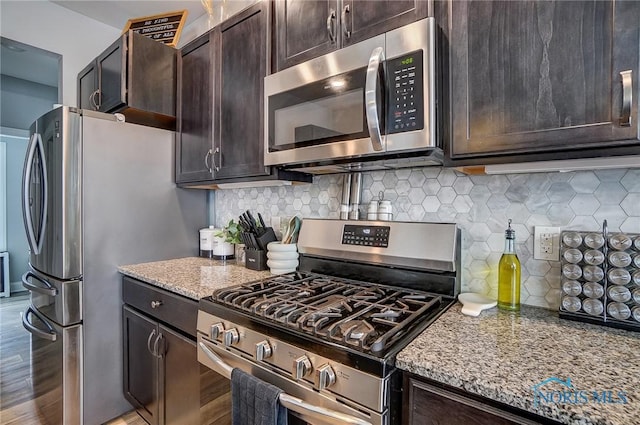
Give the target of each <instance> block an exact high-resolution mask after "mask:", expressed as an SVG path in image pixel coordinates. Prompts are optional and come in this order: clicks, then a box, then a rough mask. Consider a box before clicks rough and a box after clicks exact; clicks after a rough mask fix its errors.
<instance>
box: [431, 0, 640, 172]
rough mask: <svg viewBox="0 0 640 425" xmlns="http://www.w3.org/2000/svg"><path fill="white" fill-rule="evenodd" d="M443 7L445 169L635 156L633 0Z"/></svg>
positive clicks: (639, 19) (639, 24)
mask: <svg viewBox="0 0 640 425" xmlns="http://www.w3.org/2000/svg"><path fill="white" fill-rule="evenodd" d="M440 6H443V9H445V10H444V12H445V13H444V14H443V13H442V10H440V11H439V12H437V14H436V16H437V17H438V21H439V22H440V25H441V27H442V28H443V30H444V32H445V35H446V37H448V42H449V52H448V61H449V68H448V70H449V76H450V80H449V82H450V94H449V98H450V107H451V108H450V111H449V112H450V114H451V116H450V118H449V123H450V129H449V130H450V132H451V137H450V144H449V146H448V154H449V156H450V158H451V159H452V160H453V161H451V162H452V163H451V165H466V164H490V163H500V162H503V163H504V162H520V161H522V160H525V161H529V160H541V159H569V158H579V157H589V156H591V157H592V156H600V155H622V154H638V153H640V143H639V140H638V134H639V133H638V128H639V127H638V106H637V101H636V99H637V98H638V94H639V93H640V91H639V90H638V71H639V70H638V59H639V58H638V55H639V50H640V48H639V42H638V40H639V39H640V38H639V34H640V33H639V29H640V3H638V2H629V1H570V2H566V1H515V2H513V1H450V2H446V3H445V2H442V3H438V5H437V7H440ZM447 14H448V15H449V18H447V17H446V15H447ZM446 22H449V23H450V27H447V25H446ZM632 98H633V102H631V99H632ZM445 115H446V114H445Z"/></svg>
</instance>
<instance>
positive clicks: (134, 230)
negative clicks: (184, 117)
mask: <svg viewBox="0 0 640 425" xmlns="http://www.w3.org/2000/svg"><path fill="white" fill-rule="evenodd" d="M173 158H174V133H173V132H171V131H167V130H160V129H156V128H151V127H144V126H140V125H136V124H129V123H124V122H120V121H119V120H118V118H117V116H115V115H108V114H102V113H97V112H91V111H85V110H79V109H75V108H70V107H64V106H63V107H59V108H57V109H54V110H52V111H50V112H48V113H47V114H45V115H43V116H42V117H40V118H39V119H38V120H36V121H35V122H34V123H33V125H32V126H31V138H30V142H29V146H28V149H27V155H26V159H25V165H24V172H23V188H22V195H23V200H22V202H23V216H24V223H25V229H26V232H27V239H28V241H29V247H30V251H31V257H30V270H29V271H28V272H27V273H25V275H24V276H23V278H22V283H23V285H24V286H25V287H26V288H27V289H28V290H29V291H31V305H30V306H29V307H28V309H27V311H26V312H25V314H24V315H23V325H24V327H25V328H26V329H27V330H28V331H29V332H30V333H31V350H32V382H33V391H34V397H35V399H36V402H37V404H38V407H39V408H40V412H41V413H42V414H43V415H44V416H45V417H46V418H47V421H48V422H49V424H50V425H59V424H65V425H73V424H86V425H93V424H101V423H104V422H105V421H107V420H109V419H112V418H113V417H116V416H118V415H120V414H122V413H123V412H125V411H127V410H130V409H131V406H130V405H129V404H128V403H127V401H126V400H125V399H124V396H123V382H122V375H123V374H122V370H123V367H122V366H123V365H122V358H123V355H122V321H121V283H120V275H119V274H118V271H117V266H118V265H122V264H131V263H140V262H146V261H155V260H163V259H169V258H177V257H184V256H190V255H197V253H198V229H199V228H200V227H202V226H203V225H204V224H206V220H207V211H206V209H207V205H206V195H205V192H204V191H187V190H183V189H179V188H177V187H176V186H175V184H174V183H173V168H174V166H173V164H174V162H173Z"/></svg>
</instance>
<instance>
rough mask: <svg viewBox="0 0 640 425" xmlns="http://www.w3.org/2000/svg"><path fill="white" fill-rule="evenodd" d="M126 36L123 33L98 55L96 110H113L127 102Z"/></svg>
mask: <svg viewBox="0 0 640 425" xmlns="http://www.w3.org/2000/svg"><path fill="white" fill-rule="evenodd" d="M126 55H127V36H126V35H123V36H122V37H120V38H119V39H118V40H116V42H115V43H113V44H112V45H111V46H109V48H108V49H107V50H105V51H104V52H102V54H101V55H100V56H98V59H96V61H97V67H98V87H99V89H100V92H99V95H98V98H99V100H98V105H99V107H98V110H99V111H101V112H114V111H116V110H117V109H118V108H120V107H121V106H123V105H125V104H126V103H127V95H126V93H127V80H126V78H127V75H126V63H127V58H126Z"/></svg>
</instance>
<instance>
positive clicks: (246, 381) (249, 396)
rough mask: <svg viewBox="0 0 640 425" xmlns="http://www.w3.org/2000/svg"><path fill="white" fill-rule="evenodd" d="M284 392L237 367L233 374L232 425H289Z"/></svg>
mask: <svg viewBox="0 0 640 425" xmlns="http://www.w3.org/2000/svg"><path fill="white" fill-rule="evenodd" d="M280 393H282V390H281V389H280V388H278V387H276V386H275V385H271V384H269V383H267V382H264V381H262V380H261V379H258V378H256V377H255V376H253V375H250V374H248V373H246V372H244V371H243V370H241V369H238V368H237V367H236V368H234V369H233V371H232V372H231V417H232V422H231V423H232V425H287V409H286V408H285V407H284V406H282V405H281V404H280V399H279V397H280Z"/></svg>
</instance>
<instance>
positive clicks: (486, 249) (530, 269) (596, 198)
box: [214, 167, 640, 309]
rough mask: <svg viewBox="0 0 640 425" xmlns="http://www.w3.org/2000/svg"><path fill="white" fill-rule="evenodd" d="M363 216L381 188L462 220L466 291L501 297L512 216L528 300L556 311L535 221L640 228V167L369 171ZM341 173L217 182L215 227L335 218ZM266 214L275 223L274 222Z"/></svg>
mask: <svg viewBox="0 0 640 425" xmlns="http://www.w3.org/2000/svg"><path fill="white" fill-rule="evenodd" d="M362 180H363V191H362V207H361V217H364V216H365V214H366V204H368V203H369V202H370V201H371V199H373V198H378V197H379V196H380V195H382V196H384V199H388V200H391V201H392V203H393V207H394V212H395V219H396V220H401V221H431V222H443V221H445V222H456V223H458V225H459V226H460V227H461V228H462V235H463V236H462V265H463V270H462V290H463V291H475V292H481V293H484V294H487V295H489V296H492V297H496V295H497V284H498V275H497V264H498V260H499V259H500V255H501V254H502V249H503V247H504V242H503V241H504V239H503V238H504V229H505V227H506V225H507V220H508V219H509V218H511V219H513V222H514V228H515V230H516V240H517V252H518V256H519V258H520V261H521V263H522V291H521V292H522V293H521V302H522V303H523V304H529V305H535V306H540V307H546V308H551V309H557V308H558V304H559V300H560V263H559V262H555V261H540V260H534V259H533V228H534V226H536V225H542V226H559V227H561V228H562V229H563V230H564V229H576V230H578V229H579V230H598V229H600V228H601V226H602V220H604V219H607V221H608V223H609V229H610V230H611V231H624V232H631V233H638V232H640V169H622V170H599V171H579V172H570V173H536V174H512V175H494V176H485V175H478V176H475V175H474V176H467V175H464V174H461V173H458V172H456V171H454V170H451V169H446V168H439V167H432V168H423V169H404V170H396V171H376V172H369V173H363V179H362ZM341 188H342V175H329V176H316V177H315V178H314V183H313V184H310V185H299V186H287V187H264V188H252V189H235V190H218V191H216V192H215V195H214V198H215V207H214V208H215V216H216V221H217V223H216V224H217V225H221V224H223V223H226V222H227V221H228V220H229V219H231V218H236V217H237V216H238V214H239V213H241V212H242V211H244V210H246V209H251V210H252V211H255V212H260V213H262V214H263V216H264V217H265V219H266V220H269V219H270V218H271V217H287V216H292V215H295V214H298V215H299V216H301V217H303V218H304V217H320V218H338V217H339V211H340V194H341V193H340V192H341ZM268 222H269V221H268Z"/></svg>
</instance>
